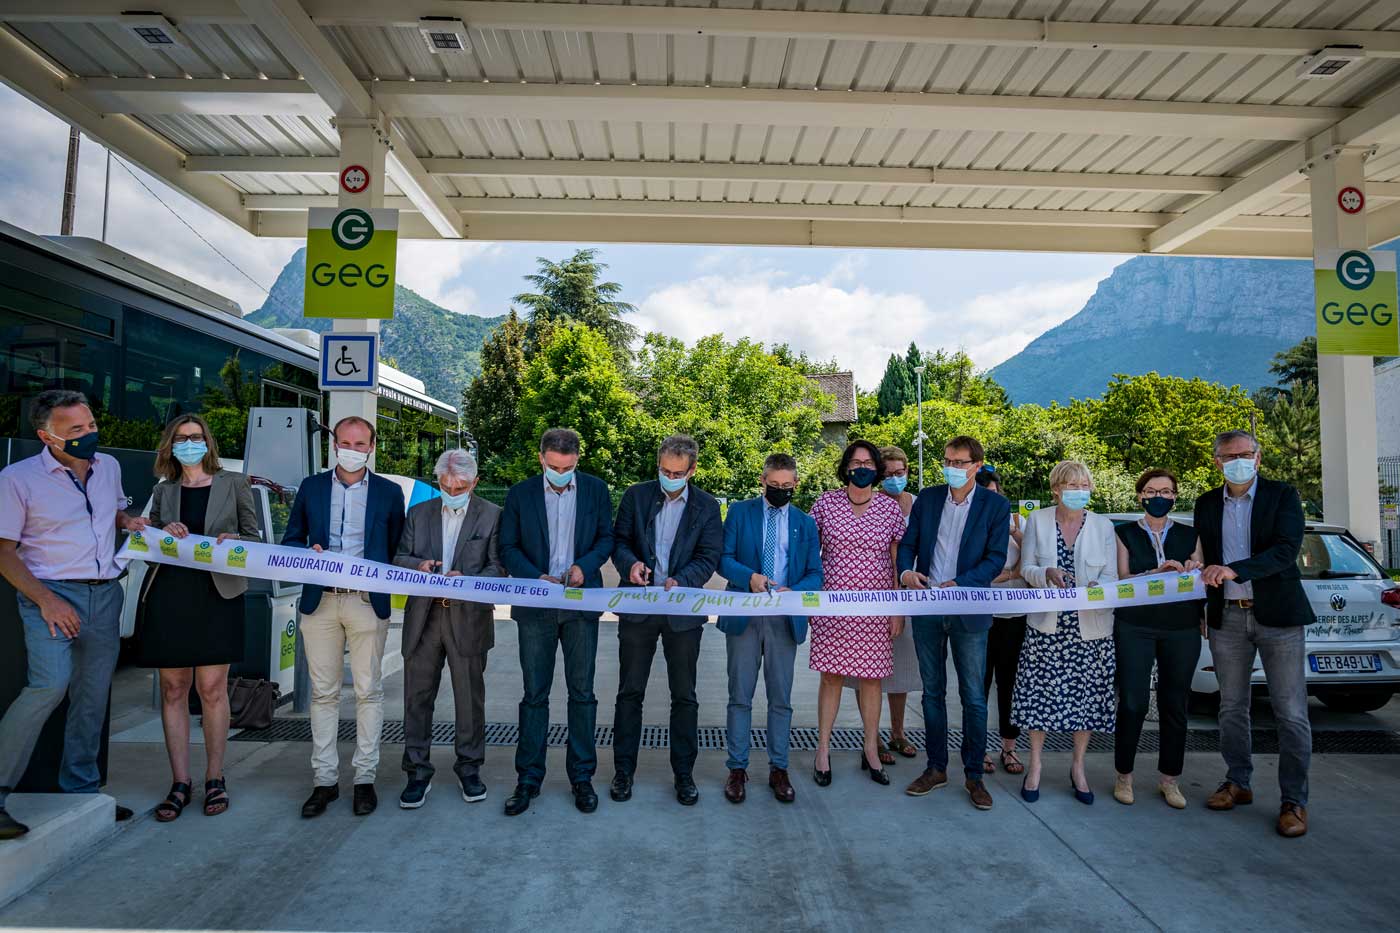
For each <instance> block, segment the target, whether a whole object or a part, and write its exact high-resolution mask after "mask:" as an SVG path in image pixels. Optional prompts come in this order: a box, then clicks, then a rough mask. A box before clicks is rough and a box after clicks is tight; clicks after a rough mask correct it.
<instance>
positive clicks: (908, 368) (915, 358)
mask: <svg viewBox="0 0 1400 933" xmlns="http://www.w3.org/2000/svg"><path fill="white" fill-rule="evenodd" d="M926 362H927V361H926V360H925V359H924V355H923V353H921V352H920V351H919V347H918V345H917V344H916V343H914V341H912V340H911V341H909V349H908V350H906V351H904V369H905V372H906V373H908V375H909V385H910V387H911V390H912V391H911V393H910V395H909V400H910V401H912V402H927V401H928V400H929V399H930V398H932V396H931V395H929V383H928V382H927V381H925V382H924V383H923V390H924V391H923V397H922V398H914V396H915V395H917V394H918V393H919V380H918V379H916V378H915V377H916V376H917V375H918V373H916V372H914V370H915V369H916V368H918V367H920V366H923V365H924V364H925V363H926Z"/></svg>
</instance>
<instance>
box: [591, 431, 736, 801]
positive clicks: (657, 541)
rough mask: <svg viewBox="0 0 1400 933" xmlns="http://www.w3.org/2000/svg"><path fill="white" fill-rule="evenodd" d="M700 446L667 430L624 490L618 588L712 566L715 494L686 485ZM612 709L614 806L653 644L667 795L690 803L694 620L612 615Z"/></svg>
mask: <svg viewBox="0 0 1400 933" xmlns="http://www.w3.org/2000/svg"><path fill="white" fill-rule="evenodd" d="M699 455H700V447H699V445H698V444H696V443H695V438H693V437H690V436H689V435H686V434H673V435H671V436H670V437H668V438H666V439H665V440H664V441H662V442H661V449H660V451H659V452H658V453H657V455H656V464H657V474H656V475H657V478H656V479H654V480H650V481H648V482H645V483H637V484H635V485H633V486H631V487H630V488H629V489H628V490H627V492H626V493H624V494H623V496H622V502H621V503H619V505H618V507H617V521H616V522H614V523H613V557H612V560H613V566H615V567H616V568H617V573H618V577H619V578H620V582H619V585H621V586H624V587H628V586H663V587H664V588H665V589H667V590H669V589H671V588H672V587H675V586H686V587H703V586H704V585H705V584H706V583H707V582H708V581H709V579H710V577H711V576H713V575H714V572H715V568H716V567H718V566H719V554H720V549H721V548H723V546H724V525H723V522H722V521H721V519H720V516H719V503H718V502H716V501H715V497H714V496H712V495H710V494H709V493H707V492H705V491H704V490H703V489H700V488H699V487H698V486H696V485H694V484H693V483H692V482H691V478H692V477H694V476H695V461H696V459H697V458H698V457H699ZM618 620H619V621H618V626H617V643H618V655H619V662H620V667H619V671H618V687H617V708H616V710H615V711H614V714H613V763H614V768H615V774H614V776H613V781H612V786H611V787H610V788H609V790H608V792H609V794H610V795H611V797H612V799H613V800H616V801H618V802H619V803H621V802H622V801H625V800H629V799H631V797H632V776H633V774H634V773H635V772H636V770H637V750H638V749H639V748H640V747H641V742H642V700H643V699H644V698H645V697H646V693H647V680H648V679H650V677H651V661H652V658H653V657H655V655H656V642H657V640H658V639H660V641H661V650H662V653H664V654H665V656H666V679H667V681H668V683H669V685H670V689H671V732H670V736H671V743H670V744H671V773H672V774H673V775H674V778H675V781H674V783H675V788H676V800H677V801H679V802H680V803H681V804H682V805H684V806H693V805H694V804H695V803H696V802H697V801H699V799H700V790H699V788H697V787H696V786H695V778H694V777H693V775H692V772H693V771H694V769H695V759H696V757H697V756H698V755H699V752H700V739H699V724H698V720H699V712H700V704H699V703H698V702H697V701H696V699H695V666H696V662H698V661H699V660H700V636H701V635H703V634H704V632H705V621H706V620H705V618H704V617H703V616H701V617H697V616H668V615H633V614H630V613H628V614H622V615H619V616H618Z"/></svg>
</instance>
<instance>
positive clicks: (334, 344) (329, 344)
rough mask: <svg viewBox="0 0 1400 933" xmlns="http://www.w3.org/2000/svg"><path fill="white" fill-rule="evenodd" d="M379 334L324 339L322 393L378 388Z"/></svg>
mask: <svg viewBox="0 0 1400 933" xmlns="http://www.w3.org/2000/svg"><path fill="white" fill-rule="evenodd" d="M378 361H379V336H378V335H377V334H322V335H321V386H320V388H321V391H323V392H335V391H349V390H358V391H368V392H373V391H375V390H376V389H378V388H379V366H378V365H377V364H378Z"/></svg>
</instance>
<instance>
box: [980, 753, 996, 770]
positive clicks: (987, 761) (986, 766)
mask: <svg viewBox="0 0 1400 933" xmlns="http://www.w3.org/2000/svg"><path fill="white" fill-rule="evenodd" d="M982 773H983V774H996V773H997V766H996V765H994V764H992V756H991V755H983V756H982Z"/></svg>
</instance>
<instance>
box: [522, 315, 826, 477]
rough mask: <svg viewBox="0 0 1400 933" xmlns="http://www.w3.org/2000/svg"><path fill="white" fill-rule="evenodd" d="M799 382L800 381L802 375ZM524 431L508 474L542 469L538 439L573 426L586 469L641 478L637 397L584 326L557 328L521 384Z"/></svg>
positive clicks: (603, 344)
mask: <svg viewBox="0 0 1400 933" xmlns="http://www.w3.org/2000/svg"><path fill="white" fill-rule="evenodd" d="M799 378H800V377H799ZM519 409H520V418H519V430H518V432H517V434H516V443H515V445H514V451H515V457H514V459H513V460H512V463H511V467H510V469H509V472H508V475H507V476H506V477H505V478H506V479H508V480H511V481H518V480H522V479H524V478H526V477H527V476H530V475H532V474H534V473H537V472H538V471H539V460H538V457H537V454H536V450H537V447H536V441H537V440H538V438H539V436H540V435H541V434H543V433H544V432H545V431H546V430H548V429H549V428H554V427H568V428H573V429H574V430H575V431H577V432H578V433H579V436H580V437H581V438H582V440H583V458H582V460H581V468H582V469H583V470H585V471H587V472H589V473H593V474H594V475H596V476H600V477H602V478H603V479H604V480H606V481H607V482H608V483H609V484H611V485H613V486H619V485H623V484H625V483H627V482H630V481H631V480H632V479H634V478H635V476H636V460H637V450H636V444H637V438H638V436H639V430H638V428H639V425H638V413H637V397H636V396H635V395H633V394H632V393H631V392H629V391H627V388H626V386H625V385H624V384H623V379H622V372H621V371H620V370H619V369H618V366H617V361H616V359H615V358H614V356H613V349H612V347H610V346H609V345H608V341H607V340H606V338H604V336H603V335H602V334H600V333H599V332H598V331H596V330H594V329H593V328H591V327H586V326H583V325H580V324H564V325H561V326H556V327H554V328H553V329H552V333H551V337H550V340H549V342H548V343H547V344H545V345H544V346H542V347H541V348H540V349H539V351H538V352H537V353H536V354H535V357H534V359H532V360H531V361H530V363H529V365H528V366H527V367H526V369H525V374H524V377H523V378H522V379H521V383H520V405H519Z"/></svg>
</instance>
